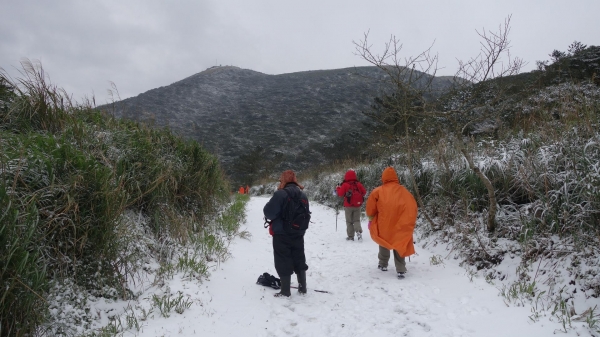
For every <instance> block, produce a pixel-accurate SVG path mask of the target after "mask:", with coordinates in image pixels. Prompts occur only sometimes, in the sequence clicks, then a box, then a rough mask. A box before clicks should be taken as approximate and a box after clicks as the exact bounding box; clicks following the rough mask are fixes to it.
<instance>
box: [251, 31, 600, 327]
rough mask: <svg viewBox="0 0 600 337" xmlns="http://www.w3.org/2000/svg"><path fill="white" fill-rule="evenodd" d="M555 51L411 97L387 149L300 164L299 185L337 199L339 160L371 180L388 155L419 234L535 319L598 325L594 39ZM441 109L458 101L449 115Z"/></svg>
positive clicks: (599, 108) (598, 142) (597, 59)
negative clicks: (324, 166) (509, 265)
mask: <svg viewBox="0 0 600 337" xmlns="http://www.w3.org/2000/svg"><path fill="white" fill-rule="evenodd" d="M574 45H580V46H581V44H578V43H574ZM554 54H556V53H553V54H552V55H554ZM560 55H561V56H560V57H559V58H558V59H556V60H554V62H553V63H550V62H547V63H545V65H544V67H543V68H542V69H541V70H537V71H533V72H531V73H527V74H519V75H513V76H506V77H502V78H495V79H489V80H486V81H481V82H478V83H475V84H472V85H469V86H467V87H462V88H460V90H456V91H454V92H452V93H451V94H450V95H448V96H445V97H443V98H441V99H440V100H439V101H436V102H433V104H431V107H432V110H426V109H423V108H420V110H419V109H412V110H411V111H410V113H415V114H418V113H423V114H424V116H423V120H421V121H413V120H409V119H405V120H400V122H401V123H405V122H407V123H405V124H401V125H402V127H400V128H396V129H395V130H396V131H393V132H396V138H395V141H394V142H390V143H382V144H380V146H381V148H382V149H385V151H387V155H386V156H382V157H381V158H379V159H378V160H375V161H371V162H369V163H363V164H358V163H350V164H349V163H345V164H341V165H340V166H342V167H340V166H338V168H339V170H338V171H337V172H336V171H335V170H328V171H325V172H320V171H319V170H315V171H314V172H307V173H306V175H305V176H304V178H305V179H306V180H304V181H303V183H304V185H305V186H306V191H307V193H308V194H309V197H310V198H312V200H316V201H319V202H322V203H324V204H326V205H329V206H331V207H339V200H338V198H336V197H334V196H333V195H332V192H331V191H332V190H333V188H334V186H335V185H336V184H337V183H339V182H340V181H341V180H342V177H343V173H344V172H345V170H346V169H348V168H354V169H356V171H357V174H358V177H359V179H360V180H361V181H362V182H363V183H364V184H365V186H366V187H367V188H368V189H369V190H371V189H373V188H375V187H376V186H378V185H380V184H381V180H380V179H381V172H382V171H383V169H384V168H385V167H386V166H388V165H391V166H394V167H395V168H396V170H397V172H398V174H399V177H400V180H401V182H402V183H403V184H404V185H406V186H407V187H408V188H409V189H410V190H411V191H412V193H413V194H415V195H417V193H418V194H419V195H420V196H421V199H422V205H421V206H420V211H419V213H420V221H419V226H418V232H419V234H420V235H421V237H420V238H419V242H420V244H421V245H424V246H426V245H438V244H443V245H447V246H448V247H449V248H448V249H449V250H450V252H449V253H448V256H450V255H451V254H454V255H455V256H456V258H460V259H461V261H462V262H463V263H464V266H465V267H466V268H467V269H468V270H470V274H469V275H471V277H473V275H480V276H481V277H485V279H486V280H488V282H490V283H494V284H497V286H498V287H499V289H500V292H501V295H502V296H504V297H505V301H506V302H507V304H514V305H520V304H522V303H524V302H530V303H532V304H533V307H534V309H535V310H534V311H533V312H532V315H531V317H530V318H531V319H532V320H534V321H535V320H538V319H539V318H540V317H541V316H543V315H545V314H549V315H548V316H549V317H550V318H551V319H555V320H559V321H560V322H562V323H563V326H564V327H565V330H567V329H568V328H569V326H570V325H571V324H572V322H573V321H576V320H578V321H583V322H587V324H588V326H589V327H590V329H592V330H593V331H596V330H598V328H599V327H598V325H597V323H596V322H598V320H599V318H600V316H599V315H598V312H597V310H596V309H595V306H596V305H597V304H600V303H599V302H598V300H597V299H598V298H600V264H599V263H598V261H599V257H600V251H599V250H598V247H600V166H599V164H598V163H600V133H599V131H598V130H600V87H599V83H598V81H597V78H598V74H599V73H600V71H599V70H600V69H599V68H598V67H599V65H600V48H598V47H595V46H590V47H586V46H584V47H582V48H579V49H576V50H575V51H571V52H567V53H561V54H560ZM385 99H387V98H382V99H381V102H384V100H385ZM412 102H415V101H414V100H413V101H412ZM415 107H418V105H415ZM457 107H458V108H457ZM444 109H447V110H446V111H447V112H448V115H450V112H451V110H455V109H460V113H456V114H453V115H451V117H452V119H451V118H449V117H448V115H447V116H444V115H443V113H444V112H445V111H444ZM427 111H429V112H431V111H435V112H436V113H435V114H434V113H430V114H429V115H426V112H427ZM406 115H410V114H408V113H407V114H406ZM400 116H402V115H400ZM396 121H398V120H396ZM379 122H385V120H380V121H379ZM467 123H468V124H469V127H466V128H465V127H463V128H462V129H459V131H460V132H456V131H454V130H456V129H455V125H462V126H464V125H466V124H467ZM405 125H407V126H408V127H409V130H410V132H408V133H407V132H406V128H405V127H404V126H405ZM392 126H395V125H390V128H389V130H394V128H392ZM396 126H397V125H396ZM418 128H420V129H418ZM465 152H466V153H467V155H465ZM474 168H476V170H478V171H480V172H481V174H483V175H484V176H485V177H487V178H488V179H489V182H490V184H491V188H492V190H493V192H494V196H495V199H494V200H495V203H494V205H493V206H494V207H495V208H496V210H497V211H496V213H495V215H494V217H493V220H494V223H495V226H494V227H492V228H491V227H490V226H489V225H488V219H489V214H490V198H489V197H488V196H489V193H488V188H487V187H486V186H485V184H484V183H483V181H482V179H480V177H479V176H478V175H477V172H476V170H474ZM332 172H335V173H332ZM257 191H260V190H257ZM336 205H337V206H336ZM425 215H429V217H430V219H429V220H426V219H425ZM513 258H519V259H520V262H519V263H518V268H517V269H516V270H507V269H506V267H505V266H506V265H505V264H503V261H505V260H506V261H511V260H512V259H513Z"/></svg>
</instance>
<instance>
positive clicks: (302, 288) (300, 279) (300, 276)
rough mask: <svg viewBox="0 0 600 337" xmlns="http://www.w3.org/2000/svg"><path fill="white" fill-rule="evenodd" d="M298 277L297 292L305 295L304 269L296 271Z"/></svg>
mask: <svg viewBox="0 0 600 337" xmlns="http://www.w3.org/2000/svg"><path fill="white" fill-rule="evenodd" d="M296 276H297V277H298V294H300V295H306V270H302V271H300V272H299V273H296Z"/></svg>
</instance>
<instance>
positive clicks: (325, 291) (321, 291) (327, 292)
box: [290, 286, 331, 294]
mask: <svg viewBox="0 0 600 337" xmlns="http://www.w3.org/2000/svg"><path fill="white" fill-rule="evenodd" d="M290 288H294V289H298V287H296V286H290ZM313 290H314V291H316V292H318V293H325V294H331V292H329V291H327V290H317V289H313Z"/></svg>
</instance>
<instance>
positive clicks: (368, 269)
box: [139, 197, 560, 337]
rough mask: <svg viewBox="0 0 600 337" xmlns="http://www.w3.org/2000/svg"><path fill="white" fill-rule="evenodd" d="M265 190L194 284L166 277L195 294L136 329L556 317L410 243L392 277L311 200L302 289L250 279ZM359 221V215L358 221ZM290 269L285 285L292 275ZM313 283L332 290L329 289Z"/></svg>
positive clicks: (457, 329)
mask: <svg viewBox="0 0 600 337" xmlns="http://www.w3.org/2000/svg"><path fill="white" fill-rule="evenodd" d="M267 200H268V198H265V197H252V198H251V199H250V202H249V203H248V213H247V222H246V225H245V227H246V228H242V229H246V230H247V231H249V232H250V233H251V234H252V237H251V238H250V240H243V239H236V241H235V242H234V243H233V244H232V246H231V247H230V248H231V252H232V257H231V258H230V259H229V260H227V261H226V262H224V263H222V264H221V265H219V266H218V267H216V268H215V269H216V270H213V271H212V276H211V278H210V280H209V281H205V282H204V283H202V284H198V283H194V282H183V281H180V280H179V281H178V280H174V281H173V282H172V283H171V290H172V291H178V290H180V291H182V292H184V294H186V295H189V296H190V297H191V298H192V299H193V300H194V301H195V302H194V304H193V305H192V307H191V308H189V309H188V310H187V311H185V312H184V313H183V314H182V315H179V314H175V313H173V315H172V316H171V317H170V318H159V319H151V320H148V321H146V322H144V324H145V325H146V326H144V327H143V328H142V331H140V332H139V334H140V335H141V336H177V335H180V336H191V335H198V336H302V337H306V336H360V337H366V336H432V337H433V336H436V337H438V336H473V337H475V336H490V337H491V336H528V337H536V336H550V335H552V334H553V333H554V332H555V331H557V330H558V329H559V328H560V326H559V325H558V324H556V323H552V322H548V321H547V320H542V321H540V322H538V323H535V324H533V323H530V322H529V319H528V316H529V315H530V314H531V313H530V311H529V309H528V308H527V307H525V308H522V307H521V308H517V307H507V306H506V305H505V304H504V302H503V301H502V298H501V297H499V296H498V289H496V288H495V287H494V286H492V285H490V284H487V283H486V282H485V281H484V280H482V279H479V278H473V280H472V282H471V281H470V280H469V277H468V276H467V275H466V273H465V270H464V269H463V268H461V267H459V266H458V265H457V263H456V261H455V260H445V261H444V262H445V263H444V264H443V265H431V264H430V257H431V256H432V253H430V252H429V251H427V250H426V249H423V248H421V247H420V245H419V243H418V242H417V244H416V250H417V254H418V255H416V256H412V257H411V261H410V262H408V263H407V268H408V273H407V277H406V279H404V280H398V279H397V278H396V273H395V271H394V268H393V261H390V267H391V268H390V270H389V271H387V272H382V271H380V270H378V269H377V250H378V248H377V245H376V244H375V243H374V242H373V241H372V240H371V238H370V237H369V235H368V233H366V232H365V234H367V235H365V236H364V241H363V242H352V241H346V240H345V222H344V216H343V212H341V213H340V214H339V216H338V228H337V231H336V229H335V212H334V211H333V210H332V209H330V208H327V207H324V206H322V205H319V204H316V203H314V202H313V203H311V211H312V212H313V221H314V223H312V224H311V227H310V228H309V230H308V231H307V233H306V236H305V248H306V256H307V264H308V265H309V270H308V271H307V283H308V288H309V293H308V295H307V296H299V295H298V294H297V293H296V291H295V289H292V297H291V298H289V299H285V298H275V297H273V294H274V293H275V292H276V291H275V290H274V289H271V288H267V287H263V286H259V285H257V284H255V282H256V279H257V278H258V276H259V275H260V274H262V273H263V272H268V273H270V274H274V275H276V272H275V269H274V267H273V255H272V248H271V237H270V236H269V234H268V233H267V230H265V229H264V228H263V226H262V224H263V220H262V219H263V214H262V208H263V206H264V205H265V203H266V202H267ZM363 227H365V229H366V224H363ZM295 281H296V279H295V275H294V276H292V285H296V282H295ZM313 289H322V290H327V291H331V292H332V293H331V294H324V293H318V292H314V291H313Z"/></svg>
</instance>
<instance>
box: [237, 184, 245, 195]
mask: <svg viewBox="0 0 600 337" xmlns="http://www.w3.org/2000/svg"><path fill="white" fill-rule="evenodd" d="M238 192H239V193H240V194H244V193H246V191H245V190H244V186H240V190H239V191H238Z"/></svg>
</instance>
